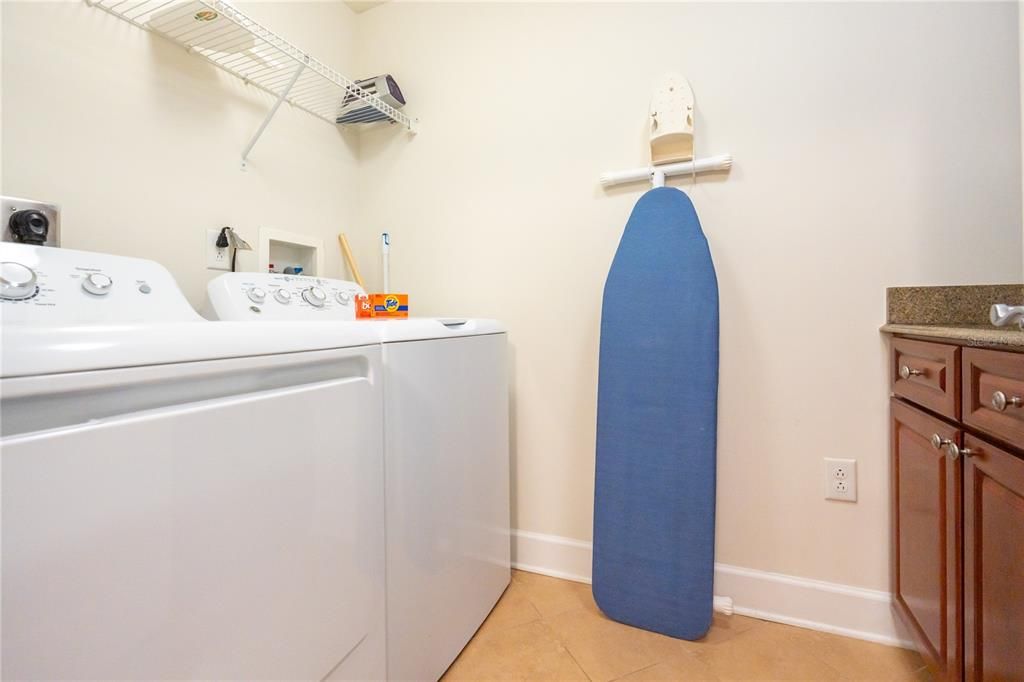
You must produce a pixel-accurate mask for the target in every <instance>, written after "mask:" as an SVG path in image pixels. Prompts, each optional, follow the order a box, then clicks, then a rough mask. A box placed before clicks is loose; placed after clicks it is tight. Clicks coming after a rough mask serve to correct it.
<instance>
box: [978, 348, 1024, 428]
mask: <svg viewBox="0 0 1024 682" xmlns="http://www.w3.org/2000/svg"><path fill="white" fill-rule="evenodd" d="M963 363H964V371H963V387H964V398H963V409H964V423H965V424H968V425H970V426H973V427H975V428H977V429H980V430H982V431H986V432H988V433H990V434H992V435H993V436H995V437H996V438H1000V439H1002V440H1005V441H1008V442H1009V443H1011V444H1013V445H1016V446H1018V447H1024V354H1020V353H1006V352H1003V351H997V350H983V349H981V348H967V349H965V350H964V358H963Z"/></svg>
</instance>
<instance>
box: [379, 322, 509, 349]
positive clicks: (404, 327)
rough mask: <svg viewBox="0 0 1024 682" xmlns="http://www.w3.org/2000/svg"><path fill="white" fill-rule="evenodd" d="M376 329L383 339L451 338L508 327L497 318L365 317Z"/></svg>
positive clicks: (491, 332)
mask: <svg viewBox="0 0 1024 682" xmlns="http://www.w3.org/2000/svg"><path fill="white" fill-rule="evenodd" d="M362 324H365V325H367V326H371V327H373V328H375V329H376V330H377V331H376V333H377V335H378V338H379V339H380V342H381V343H397V342H401V341H425V340H427V339H449V338H455V337H459V336H481V335H483V334H503V333H505V332H507V331H508V330H507V329H505V326H504V325H503V324H501V322H498V321H497V320H490V319H483V318H471V317H410V318H408V319H404V320H403V319H400V318H395V319H392V320H363V321H362Z"/></svg>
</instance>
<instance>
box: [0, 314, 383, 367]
mask: <svg viewBox="0 0 1024 682" xmlns="http://www.w3.org/2000/svg"><path fill="white" fill-rule="evenodd" d="M0 336H2V346H3V347H2V352H0V377H16V376H32V375H39V374H56V373H61V372H81V371H86V370H97V369H111V368H115V367H137V366H141V365H158V364H167V363H174V362H195V361H199V360H217V359H222V358H238V357H248V356H257V355H273V354H277V353H297V352H302V351H310V350H327V349H331V348H350V347H353V346H370V345H375V344H378V343H380V339H379V332H378V330H376V329H374V328H373V326H372V325H366V324H362V323H359V322H266V323H261V324H253V323H250V322H208V321H199V322H178V323H135V324H119V325H113V324H107V325H74V326H62V325H36V324H5V325H4V326H3V330H2V335H0Z"/></svg>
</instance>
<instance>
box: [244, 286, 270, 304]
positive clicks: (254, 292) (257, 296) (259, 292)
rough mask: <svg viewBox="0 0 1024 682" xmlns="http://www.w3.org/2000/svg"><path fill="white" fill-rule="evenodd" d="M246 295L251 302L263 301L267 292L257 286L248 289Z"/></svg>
mask: <svg viewBox="0 0 1024 682" xmlns="http://www.w3.org/2000/svg"><path fill="white" fill-rule="evenodd" d="M246 295H247V296H248V297H249V300H250V301H252V302H253V303H263V302H264V301H266V300H267V292H265V291H263V289H260V288H259V287H253V288H251V289H249V291H248V292H246Z"/></svg>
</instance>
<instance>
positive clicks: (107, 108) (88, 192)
mask: <svg viewBox="0 0 1024 682" xmlns="http://www.w3.org/2000/svg"><path fill="white" fill-rule="evenodd" d="M0 5H2V10H0V11H2V13H3V34H2V38H3V80H2V89H3V90H2V92H3V100H4V105H5V106H4V108H3V143H4V144H3V181H4V182H3V192H4V193H5V194H12V195H14V196H23V197H32V198H40V199H46V200H52V201H55V202H57V203H59V204H61V207H62V209H63V223H62V226H63V245H64V246H65V247H68V248H77V249H86V250H94V251H107V252H110V253H117V254H124V255H130V256H141V257H146V258H153V259H156V260H158V261H160V262H161V263H163V264H164V265H165V266H167V267H168V268H170V270H171V272H173V273H174V275H175V277H177V278H178V281H179V282H180V284H181V285H182V287H183V288H184V289H185V292H186V294H188V296H189V299H190V300H191V301H192V302H193V303H194V304H197V305H198V304H200V303H201V302H202V300H203V298H204V296H205V286H206V282H207V280H208V279H210V278H212V277H213V276H215V275H217V274H219V273H217V272H215V271H212V270H207V269H206V266H205V264H206V261H205V253H204V247H205V237H206V228H208V227H221V226H223V225H232V226H233V227H235V228H237V229H238V230H239V232H240V233H241V234H242V236H243V237H244V238H245V239H247V240H248V241H250V242H251V243H252V244H253V246H254V247H255V245H256V235H257V232H258V229H259V227H261V226H267V227H275V228H280V229H286V230H292V231H296V232H301V233H305V234H312V235H315V236H321V237H323V238H324V239H325V242H326V247H327V248H326V261H325V267H326V268H327V271H328V273H329V274H338V273H340V270H339V268H340V257H339V253H338V248H337V242H336V241H335V235H336V234H337V232H338V231H339V230H341V229H343V227H346V226H350V225H351V221H352V217H353V204H354V199H355V187H356V180H355V178H356V175H355V173H356V152H357V145H358V139H357V137H356V136H355V135H354V134H351V133H341V132H339V131H338V130H337V129H336V128H335V127H334V126H331V125H328V124H326V123H324V122H323V121H320V120H318V119H315V118H313V117H312V116H310V115H309V114H306V113H305V112H302V111H300V110H298V109H291V108H290V107H288V106H284V107H282V108H281V110H280V111H279V113H278V115H277V117H276V118H275V119H274V120H273V121H272V122H271V124H270V127H269V128H268V129H267V131H266V133H265V134H264V136H263V137H262V138H261V139H260V141H259V143H258V144H257V145H256V148H255V149H254V151H253V153H252V155H251V157H250V159H251V164H250V167H249V170H248V171H247V172H244V173H243V172H242V171H241V170H240V159H241V152H242V149H243V148H244V147H245V145H246V143H247V142H248V141H249V138H250V137H251V135H252V134H253V132H254V131H255V130H256V129H257V127H258V126H259V124H260V122H261V121H262V119H263V116H264V114H265V113H266V111H267V110H268V108H269V106H270V104H271V103H272V99H271V97H270V96H269V95H267V94H265V93H262V92H260V91H258V90H256V89H254V88H251V87H247V86H245V85H243V84H242V82H241V81H239V80H238V79H237V78H235V77H233V76H230V75H228V74H226V73H223V72H221V71H219V70H218V69H216V68H215V67H213V66H212V65H210V64H207V63H206V62H203V61H202V60H200V59H197V58H196V57H194V56H192V55H189V54H188V53H187V52H185V51H184V50H183V49H181V48H180V47H177V46H175V45H173V44H171V43H169V42H168V41H166V40H163V39H161V38H159V37H157V36H155V35H152V34H149V33H147V32H145V31H140V30H139V29H137V28H135V27H133V26H131V25H129V24H127V23H126V22H124V21H122V20H120V19H118V18H116V17H113V16H111V15H109V14H107V13H106V12H103V11H101V10H99V9H95V8H91V7H89V6H88V5H86V3H84V2H33V3H23V2H10V1H8V0H4V1H3V2H0ZM239 7H241V8H242V9H244V10H246V11H248V12H250V13H251V14H252V15H253V16H254V18H256V19H257V20H260V21H263V22H265V23H267V24H268V25H271V26H273V27H274V28H275V29H276V30H277V31H278V32H279V33H281V34H282V35H284V36H286V37H287V38H289V39H291V40H292V41H293V42H295V43H298V44H300V45H302V46H303V47H304V48H305V49H308V50H310V51H311V52H312V53H313V54H315V55H317V56H318V57H319V58H320V59H322V60H323V61H325V62H327V63H329V64H331V65H332V66H335V67H336V68H338V69H341V70H343V71H349V70H350V69H351V66H352V61H353V47H354V44H353V39H352V34H353V29H354V19H355V15H354V14H353V12H352V10H350V9H349V8H348V7H347V6H346V5H345V4H343V3H342V2H318V3H309V2H290V3H288V2H275V3H265V2H253V3H241V4H239ZM255 262H256V261H255V255H253V254H252V253H242V254H240V256H239V269H246V268H247V267H250V266H255Z"/></svg>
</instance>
